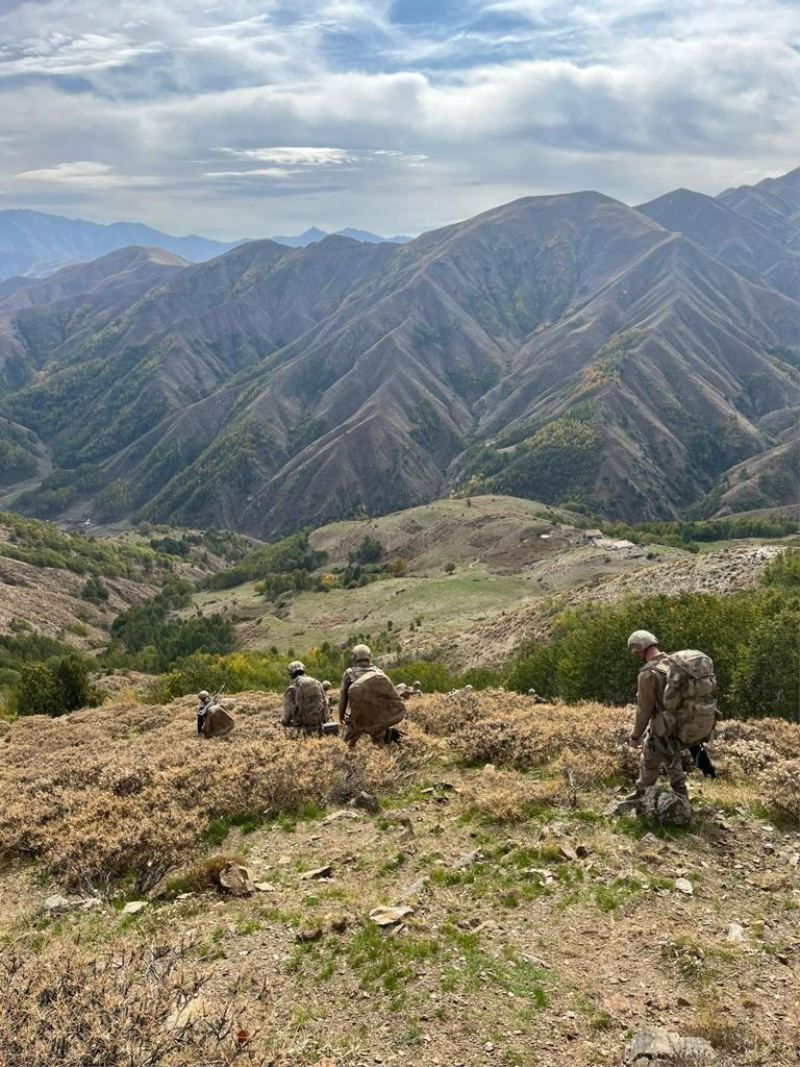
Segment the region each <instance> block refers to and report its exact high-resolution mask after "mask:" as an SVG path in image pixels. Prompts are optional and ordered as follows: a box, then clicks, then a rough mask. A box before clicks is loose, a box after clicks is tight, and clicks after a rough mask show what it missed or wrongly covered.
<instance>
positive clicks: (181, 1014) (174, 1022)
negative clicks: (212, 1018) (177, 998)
mask: <svg viewBox="0 0 800 1067" xmlns="http://www.w3.org/2000/svg"><path fill="white" fill-rule="evenodd" d="M205 1011H206V1005H205V1001H204V1000H203V998H202V997H194V998H193V999H192V1000H189V1001H187V1003H186V1004H184V1005H183V1007H181V1008H176V1009H175V1011H173V1012H172V1014H171V1015H168V1016H167V1018H166V1020H165V1022H164V1029H165V1030H185V1029H186V1028H187V1027H189V1026H191V1025H192V1023H194V1022H197V1020H198V1019H202V1018H203V1016H204V1015H205Z"/></svg>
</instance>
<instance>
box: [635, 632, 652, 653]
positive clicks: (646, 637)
mask: <svg viewBox="0 0 800 1067" xmlns="http://www.w3.org/2000/svg"><path fill="white" fill-rule="evenodd" d="M653 645H655V646H656V647H657V646H658V638H657V637H656V635H655V634H651V633H650V631H649V630H634V631H633V633H632V634H631V636H630V637H629V638H628V651H629V652H646V651H647V650H648V648H652V647H653Z"/></svg>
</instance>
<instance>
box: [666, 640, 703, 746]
mask: <svg viewBox="0 0 800 1067" xmlns="http://www.w3.org/2000/svg"><path fill="white" fill-rule="evenodd" d="M655 669H656V670H658V671H661V672H662V673H663V674H664V675H665V682H664V711H663V718H664V726H665V729H666V733H667V736H669V737H674V738H676V739H677V740H678V741H680V743H681V745H683V746H685V747H687V748H688V747H689V746H690V745H698V744H700V743H701V742H702V741H707V740H708V739H709V738H710V737H711V734H712V733H713V731H714V726H715V725H716V722H717V719H718V718H719V708H718V707H717V679H716V676H715V674H714V664H713V662H712V660H711V657H710V656H707V655H706V654H705V653H704V652H698V651H697V649H694V648H689V649H684V650H683V651H682V652H673V653H671V654H670V655H667V656H665V657H664V659H663V660H661V662H660V663H658V664H657V665H656V667H655Z"/></svg>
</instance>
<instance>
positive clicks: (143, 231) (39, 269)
mask: <svg viewBox="0 0 800 1067" xmlns="http://www.w3.org/2000/svg"><path fill="white" fill-rule="evenodd" d="M339 234H340V236H342V237H352V238H353V240H355V241H363V242H366V243H368V244H379V243H380V242H381V241H390V242H392V243H393V244H404V243H405V242H406V241H410V240H411V238H410V237H402V236H397V237H379V236H378V235H377V234H375V233H369V232H368V231H367V230H352V229H345V230H340V231H339ZM327 236H328V234H327V233H326V231H325V230H320V229H318V228H317V227H315V226H312V227H311V229H308V230H306V231H305V233H301V234H298V235H297V236H295V237H283V236H281V237H273V238H272V240H273V241H276V242H277V243H278V244H282V245H289V246H291V247H292V248H305V247H306V246H307V245H310V244H314V243H315V242H316V241H321V240H322V239H323V238H325V237H327ZM243 243H244V242H243V241H229V242H223V241H212V240H210V239H209V238H207V237H198V236H197V235H196V234H192V235H190V236H188V237H173V236H172V235H170V234H168V233H163V232H162V231H161V230H154V229H152V228H151V227H150V226H143V225H142V224H141V223H138V222H113V223H110V224H109V225H101V224H100V223H96V222H87V221H86V220H85V219H67V218H64V217H63V216H61V215H47V214H44V213H42V212H41V211H22V210H9V211H0V295H2V294H3V293H4V291H5V292H7V291H9V290H8V288H6V289H5V290H4V288H3V287H4V286H6V287H8V285H9V283H10V287H11V289H13V288H18V287H19V285H21V284H23V281H24V279H25V278H41V277H46V276H47V275H50V274H53V273H54V272H55V271H56V270H58V269H59V268H61V267H65V266H68V265H71V264H73V263H80V262H86V261H87V260H92V259H97V258H98V257H99V256H104V255H107V254H108V253H109V252H116V251H117V250H118V249H120V248H128V247H130V246H131V245H139V246H142V247H145V248H161V249H163V250H164V251H165V252H172V253H174V254H175V255H177V256H181V257H182V258H183V259H186V260H189V261H190V262H192V263H201V262H204V261H205V260H208V259H213V258H214V257H215V256H219V255H221V254H222V253H223V252H227V251H228V250H229V249H231V248H235V247H236V246H237V245H240V244H243Z"/></svg>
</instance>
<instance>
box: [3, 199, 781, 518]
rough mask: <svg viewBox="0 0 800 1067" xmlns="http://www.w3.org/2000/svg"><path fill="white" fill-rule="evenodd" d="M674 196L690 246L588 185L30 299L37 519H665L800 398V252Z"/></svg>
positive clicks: (16, 401)
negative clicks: (441, 498) (552, 508)
mask: <svg viewBox="0 0 800 1067" xmlns="http://www.w3.org/2000/svg"><path fill="white" fill-rule="evenodd" d="M663 199H664V200H665V204H660V205H659V204H658V202H656V208H653V206H652V205H645V206H644V207H645V208H648V209H651V210H653V212H654V213H655V214H658V215H659V216H661V217H663V219H664V221H665V222H670V225H675V224H676V223H677V220H678V216H679V215H680V216H681V217H683V216H686V215H688V216H691V217H693V218H695V222H696V226H695V231H694V232H693V233H689V234H686V231H685V230H682V231H681V232H680V233H675V232H670V231H669V229H667V228H665V227H664V226H662V225H660V223H659V222H658V221H654V220H653V219H652V218H650V217H647V215H646V214H645V213H644V210H643V211H637V210H634V209H632V208H629V207H626V206H625V205H624V204H621V203H619V202H618V201H614V200H612V199H610V198H609V197H605V196H603V195H601V194H599V193H576V194H569V195H565V196H551V197H529V198H525V199H522V200H519V201H515V202H514V203H511V204H507V205H504V206H502V207H499V208H496V209H493V210H492V211H488V212H485V213H484V214H482V215H479V216H477V217H476V218H474V219H470V220H468V221H466V222H464V223H459V224H456V225H453V226H449V227H445V228H444V229H442V230H438V231H434V232H431V233H428V234H424V235H422V236H421V237H419V238H417V239H416V240H414V241H412V242H410V243H409V244H406V245H402V246H399V245H394V246H392V245H389V244H372V245H370V244H361V243H358V242H356V241H352V240H349V239H348V238H344V237H337V236H334V237H328V238H326V239H325V240H323V241H320V242H318V243H315V244H313V245H311V246H309V247H308V248H304V249H302V248H298V249H292V248H286V247H284V246H281V245H278V244H276V243H274V242H271V241H257V242H250V243H248V244H246V245H243V246H241V247H239V248H236V249H234V250H232V251H231V252H229V253H227V254H226V255H224V256H221V257H219V258H217V259H215V260H212V261H211V262H209V263H205V264H200V265H195V266H180V265H179V264H176V263H169V264H165V263H163V262H162V263H160V264H158V270H159V274H158V276H157V277H155V276H153V277H146V276H145V275H142V276H141V277H140V276H139V275H138V274H136V272H135V270H133V268H132V267H129V268H128V270H127V272H126V271H120V272H119V276H120V279H124V278H126V277H133V278H134V281H135V284H134V281H132V282H131V286H132V288H131V292H130V295H129V296H126V284H127V283H125V284H123V281H122V280H118V281H117V282H115V283H114V284H111V283H110V282H109V283H108V284H105V283H103V282H102V281H99V282H98V283H97V284H94V283H93V282H91V280H90V277H91V272H92V267H89V268H83V271H84V273H81V272H80V271H78V275H76V277H80V279H81V280H80V281H79V282H76V283H75V284H76V285H77V286H78V288H81V287H82V292H81V294H80V295H79V296H66V295H63V293H65V292H66V288H67V287H66V282H64V281H63V280H62V282H60V283H59V285H60V286H61V289H60V290H59V292H58V293H56V294H55V296H56V297H58V296H59V295H60V296H61V298H60V299H59V298H55V299H52V300H51V301H50V302H48V303H41V304H38V305H37V306H27V307H17V306H16V305H15V304H14V301H17V302H22V303H28V304H33V301H34V297H33V295H32V294H31V293H30V292H29V289H28V288H25V289H22V290H19V291H18V292H17V293H15V294H13V295H12V296H11V297H9V298H7V300H6V301H0V366H2V365H5V366H6V368H8V367H9V366H10V365H13V366H14V368H15V374H16V379H15V381H14V382H13V383H12V385H13V386H14V387H15V388H16V389H17V391H16V392H15V393H14V394H13V395H12V396H9V397H8V398H7V399H6V400H5V402H4V404H3V414H5V415H6V416H8V417H9V418H12V419H13V420H14V421H15V422H17V423H22V424H23V425H24V426H27V427H29V428H30V429H31V430H33V431H34V432H35V433H37V434H38V435H39V437H40V438H41V439H42V440H43V441H44V442H46V444H47V446H48V447H49V448H50V449H51V451H52V453H53V458H54V463H55V466H56V469H55V471H54V472H53V474H52V475H51V476H50V477H49V478H48V479H47V480H46V481H45V483H44V485H43V488H42V490H40V491H39V492H35V493H33V494H28V495H27V496H26V497H23V498H22V499H21V506H24V507H27V508H29V509H32V510H34V511H37V512H39V513H45V514H49V515H69V516H70V517H76V516H77V515H78V514H84V513H85V514H92V515H94V516H96V517H99V518H101V519H103V518H124V517H126V516H133V515H138V516H140V517H148V518H151V519H155V520H159V521H162V520H163V521H172V522H180V523H183V524H192V523H199V524H202V525H207V524H209V523H215V524H217V523H218V524H223V525H229V526H233V527H235V528H239V529H242V530H245V531H247V532H250V533H253V534H256V535H259V536H263V535H271V534H274V533H278V532H282V531H286V530H290V529H296V528H298V527H301V526H303V525H306V524H313V525H320V524H322V523H324V522H327V521H330V520H332V519H336V518H341V517H346V516H348V515H353V514H356V513H358V512H360V511H366V512H368V513H372V514H377V513H381V512H386V511H390V510H394V509H398V508H402V507H408V506H410V505H413V504H417V503H421V502H423V501H426V500H430V499H432V498H434V497H435V496H437V495H441V493H442V492H446V491H448V490H449V489H452V488H454V487H457V486H467V487H473V488H474V489H475V490H476V491H482V490H488V491H491V492H506V493H512V494H517V495H522V496H528V497H531V498H533V499H541V500H544V501H546V502H549V503H564V502H581V503H582V504H584V505H585V504H588V505H589V506H590V507H592V508H594V509H598V510H600V511H604V512H605V513H607V514H613V515H616V516H621V517H626V518H630V519H636V518H656V517H666V516H671V515H674V514H675V513H676V510H677V509H679V508H681V507H684V506H686V505H688V504H690V503H693V502H695V501H697V500H698V499H699V498H701V497H703V496H704V495H705V494H707V493H708V492H709V491H711V490H712V489H713V487H714V485H715V482H716V481H717V479H718V478H719V477H720V476H721V475H723V474H724V472H725V471H726V470H727V469H728V468H729V467H731V466H732V465H734V464H736V463H739V462H741V461H743V460H745V459H746V458H747V457H749V456H752V455H755V454H759V453H761V452H762V451H766V450H768V449H770V448H773V447H775V446H776V445H777V444H778V443H779V435H778V433H777V431H776V430H774V429H773V428H770V426H769V425H768V423H767V422H765V421H764V419H765V417H766V416H768V415H769V414H770V413H771V412H778V411H782V410H786V409H791V408H792V407H793V406H795V405H800V371H798V369H797V364H798V350H797V331H796V323H797V320H798V314H799V313H800V307H799V306H798V303H797V302H796V301H794V300H792V299H791V298H790V297H788V296H787V295H785V293H784V292H781V291H778V288H781V287H782V288H786V286H785V285H783V282H782V280H781V279H782V277H783V275H782V274H781V271H783V270H784V269H786V270H789V269H790V268H791V267H792V264H793V263H794V257H793V256H792V255H791V254H790V253H788V252H783V251H782V250H781V249H778V248H777V246H776V244H775V242H774V241H771V240H770V239H769V238H767V237H766V236H764V237H762V236H761V235H760V231H758V230H757V229H756V227H754V226H750V225H749V224H748V223H747V222H745V221H744V220H741V219H740V218H739V217H738V216H736V215H734V214H733V213H732V212H731V211H729V210H728V209H727V208H726V207H723V206H720V205H719V204H717V203H716V202H715V201H711V200H709V201H708V203H706V200H707V199H708V198H700V202H699V203H698V202H696V201H694V199H693V198H692V196H691V195H690V196H689V198H688V204H689V208H690V209H691V210H690V211H688V212H687V206H686V205H687V197H685V196H683V194H682V193H680V192H679V193H676V194H674V195H673V196H672V197H668V198H663ZM676 204H677V208H675V210H674V211H673V210H672V208H673V207H674V206H675V205H676ZM709 205H710V207H709ZM667 208H669V210H667ZM692 212H694V214H693V215H692ZM729 215H730V216H731V218H732V219H733V222H731V218H729V217H728V216H729ZM709 219H710V220H711V221H710V222H708V220H709ZM728 224H730V227H731V232H733V233H734V238H732V239H731V241H727V240H726V239H725V236H724V233H722V232H720V226H723V227H724V225H728ZM734 224H735V225H734ZM690 238H691V239H690ZM731 242H732V243H731ZM732 250H733V251H736V254H737V255H738V256H739V258H738V260H737V259H736V256H734V255H733V251H732ZM745 252H746V253H747V254H746V255H745ZM748 256H749V259H748ZM726 260H729V261H730V262H729V263H727V262H726ZM787 264H788V267H787V266H786V265H787ZM781 265H782V266H781ZM152 266H153V267H155V266H156V265H155V264H153V265H152ZM731 267H735V268H737V269H731ZM76 270H77V268H76ZM118 270H119V268H118ZM87 271H88V272H89V273H86V272H87ZM131 271H133V273H132V274H131ZM164 272H167V273H166V274H165V273H164ZM63 273H64V272H62V274H63ZM101 273H102V272H101ZM748 273H749V275H750V277H749V278H748V277H746V276H745V275H746V274H748ZM776 278H778V281H780V282H781V285H780V286H778V284H777V282H776ZM754 281H755V282H757V283H758V284H754ZM26 294H28V295H27V296H26ZM9 301H11V303H10V304H9ZM34 373H35V374H36V380H35V381H34V380H33V375H34ZM6 374H7V378H8V376H9V372H8V371H6ZM665 475H666V477H665ZM651 485H657V486H658V490H657V491H651V490H648V488H647V487H648V486H651ZM768 504H769V500H767V501H766V502H765V503H764V504H763V506H767V505H768Z"/></svg>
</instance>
